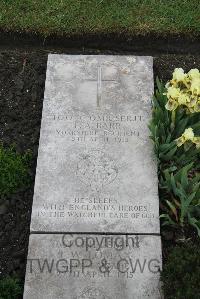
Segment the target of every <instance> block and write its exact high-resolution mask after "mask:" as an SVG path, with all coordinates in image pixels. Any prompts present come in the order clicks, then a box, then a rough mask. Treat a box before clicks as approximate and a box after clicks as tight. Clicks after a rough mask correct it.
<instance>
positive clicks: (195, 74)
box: [188, 69, 200, 79]
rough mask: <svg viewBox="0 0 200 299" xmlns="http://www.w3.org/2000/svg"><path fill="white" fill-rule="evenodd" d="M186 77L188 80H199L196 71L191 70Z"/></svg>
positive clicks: (197, 71)
mask: <svg viewBox="0 0 200 299" xmlns="http://www.w3.org/2000/svg"><path fill="white" fill-rule="evenodd" d="M188 76H189V78H190V79H196V78H200V73H199V70H198V69H191V70H190V71H189V72H188Z"/></svg>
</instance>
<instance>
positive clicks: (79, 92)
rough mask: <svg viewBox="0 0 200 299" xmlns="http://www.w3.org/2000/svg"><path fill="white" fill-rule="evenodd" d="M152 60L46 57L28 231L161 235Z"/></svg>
mask: <svg viewBox="0 0 200 299" xmlns="http://www.w3.org/2000/svg"><path fill="white" fill-rule="evenodd" d="M152 93H153V71H152V58H151V57H133V56H131V57H127V56H80V55H77V56H71V55H49V59H48V67H47V78H46V88H45V97H44V106H43V117H42V126H41V137H40V146H39V155H38V165H37V175H36V182H35V194H34V202H33V212H32V223H31V231H33V232H34V231H39V232H41V231H44V232H45V231H50V232H112V233H113V232H117V233H159V216H158V215H159V207H158V191H157V174H156V165H155V164H156V163H155V159H154V157H153V150H152V144H151V141H150V140H149V130H148V123H149V120H150V117H151V97H152Z"/></svg>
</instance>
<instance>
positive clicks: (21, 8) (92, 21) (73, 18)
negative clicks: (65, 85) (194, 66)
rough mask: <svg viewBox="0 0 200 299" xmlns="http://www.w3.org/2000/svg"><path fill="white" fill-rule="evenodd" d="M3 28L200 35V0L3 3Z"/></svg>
mask: <svg viewBox="0 0 200 299" xmlns="http://www.w3.org/2000/svg"><path fill="white" fill-rule="evenodd" d="M0 29H2V30H5V31H17V32H31V33H40V34H42V35H44V36H48V35H50V34H57V35H65V36H71V35H74V34H99V33H116V34H119V33H126V34H132V35H133V34H134V35H137V34H143V35H145V34H148V33H158V34H164V35H166V34H169V33H171V34H190V35H199V33H200V2H199V0H193V1H191V0H176V1H173V0H168V1H166V0H40V1H39V0H0Z"/></svg>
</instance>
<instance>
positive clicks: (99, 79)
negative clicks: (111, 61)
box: [86, 66, 117, 107]
mask: <svg viewBox="0 0 200 299" xmlns="http://www.w3.org/2000/svg"><path fill="white" fill-rule="evenodd" d="M86 81H94V82H97V107H100V102H101V98H102V82H117V80H112V79H108V80H104V79H102V67H101V66H98V69H97V79H88V80H86Z"/></svg>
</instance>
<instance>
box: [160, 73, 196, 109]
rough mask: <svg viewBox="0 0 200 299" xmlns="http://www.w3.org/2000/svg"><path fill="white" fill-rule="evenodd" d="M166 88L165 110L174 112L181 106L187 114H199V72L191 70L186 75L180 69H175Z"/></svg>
mask: <svg viewBox="0 0 200 299" xmlns="http://www.w3.org/2000/svg"><path fill="white" fill-rule="evenodd" d="M166 88H167V92H166V93H165V95H167V98H168V102H167V104H166V109H167V110H170V111H175V110H176V109H177V108H178V107H180V106H181V107H183V108H185V109H186V111H187V113H195V112H200V72H199V70H198V69H191V70H190V71H189V72H188V73H184V70H183V69H182V68H176V69H175V70H174V73H173V78H172V80H170V81H169V82H168V83H167V84H166Z"/></svg>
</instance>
